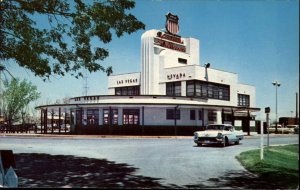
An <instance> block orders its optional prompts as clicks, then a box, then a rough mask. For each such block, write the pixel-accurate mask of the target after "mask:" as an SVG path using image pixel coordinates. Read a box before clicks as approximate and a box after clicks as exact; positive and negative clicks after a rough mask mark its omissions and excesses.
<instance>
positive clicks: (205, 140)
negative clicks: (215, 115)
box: [194, 124, 244, 147]
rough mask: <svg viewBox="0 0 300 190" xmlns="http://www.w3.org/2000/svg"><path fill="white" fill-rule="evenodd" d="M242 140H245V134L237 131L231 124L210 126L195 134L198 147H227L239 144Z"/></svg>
mask: <svg viewBox="0 0 300 190" xmlns="http://www.w3.org/2000/svg"><path fill="white" fill-rule="evenodd" d="M242 139H244V133H243V132H242V131H238V130H235V129H234V127H233V126H232V125H229V124H210V125H208V126H207V127H206V130H205V131H196V132H195V133H194V142H195V143H196V144H197V145H198V146H202V145H203V144H219V145H222V146H223V147H225V146H227V145H229V144H232V143H235V144H239V143H240V140H242Z"/></svg>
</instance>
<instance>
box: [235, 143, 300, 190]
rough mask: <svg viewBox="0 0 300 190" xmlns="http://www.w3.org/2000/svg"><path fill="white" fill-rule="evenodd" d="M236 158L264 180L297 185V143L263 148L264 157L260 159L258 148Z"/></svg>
mask: <svg viewBox="0 0 300 190" xmlns="http://www.w3.org/2000/svg"><path fill="white" fill-rule="evenodd" d="M237 159H238V160H239V161H240V162H241V164H242V165H243V166H244V167H245V168H246V169H247V170H249V171H250V172H253V173H256V174H259V175H260V176H261V177H263V178H265V179H266V180H270V181H273V182H274V183H278V184H286V186H287V187H289V188H290V187H295V186H297V185H298V182H299V181H298V177H299V174H298V173H299V162H298V161H299V145H298V144H297V145H286V146H275V147H266V148H264V159H263V160H260V150H250V151H246V152H242V153H241V154H240V155H239V156H237Z"/></svg>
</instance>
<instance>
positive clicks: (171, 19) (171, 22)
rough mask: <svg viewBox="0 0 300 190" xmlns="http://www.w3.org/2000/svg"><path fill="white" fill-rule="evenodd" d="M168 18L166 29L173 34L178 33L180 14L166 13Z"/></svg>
mask: <svg viewBox="0 0 300 190" xmlns="http://www.w3.org/2000/svg"><path fill="white" fill-rule="evenodd" d="M166 17H167V20H166V30H167V31H168V33H170V34H173V35H177V34H178V32H179V25H178V20H179V18H178V16H177V15H173V14H171V13H168V14H167V15H166Z"/></svg>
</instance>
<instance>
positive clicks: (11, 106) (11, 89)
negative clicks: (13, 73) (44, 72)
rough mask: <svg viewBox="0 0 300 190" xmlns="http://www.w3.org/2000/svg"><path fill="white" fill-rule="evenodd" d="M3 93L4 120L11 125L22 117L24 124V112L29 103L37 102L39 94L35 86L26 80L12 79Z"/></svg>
mask: <svg viewBox="0 0 300 190" xmlns="http://www.w3.org/2000/svg"><path fill="white" fill-rule="evenodd" d="M5 86H6V88H5V90H4V92H3V113H4V118H5V120H6V121H7V122H8V124H9V125H11V124H12V123H13V122H14V121H17V120H19V119H20V117H22V120H23V122H24V118H23V117H24V116H25V111H26V109H27V106H28V105H29V103H30V102H32V101H34V100H37V99H38V98H39V97H40V93H39V92H37V88H36V86H33V85H32V84H31V82H27V80H25V79H24V80H22V81H20V79H13V80H11V81H10V82H8V83H6V84H5Z"/></svg>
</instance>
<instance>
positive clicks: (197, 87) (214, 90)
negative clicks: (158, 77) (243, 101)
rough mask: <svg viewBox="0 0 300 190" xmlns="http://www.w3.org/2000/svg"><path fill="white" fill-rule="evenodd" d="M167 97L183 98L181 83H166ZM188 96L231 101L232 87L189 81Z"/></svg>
mask: <svg viewBox="0 0 300 190" xmlns="http://www.w3.org/2000/svg"><path fill="white" fill-rule="evenodd" d="M166 95H167V96H181V82H169V83H166ZM186 96H188V97H203V98H212V99H220V100H230V87H229V85H223V84H216V83H209V82H204V81H197V80H192V81H187V82H186Z"/></svg>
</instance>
